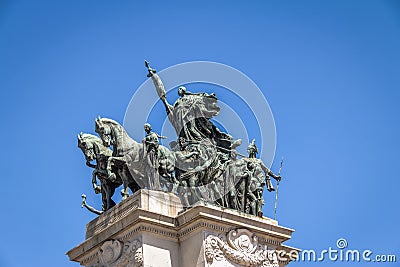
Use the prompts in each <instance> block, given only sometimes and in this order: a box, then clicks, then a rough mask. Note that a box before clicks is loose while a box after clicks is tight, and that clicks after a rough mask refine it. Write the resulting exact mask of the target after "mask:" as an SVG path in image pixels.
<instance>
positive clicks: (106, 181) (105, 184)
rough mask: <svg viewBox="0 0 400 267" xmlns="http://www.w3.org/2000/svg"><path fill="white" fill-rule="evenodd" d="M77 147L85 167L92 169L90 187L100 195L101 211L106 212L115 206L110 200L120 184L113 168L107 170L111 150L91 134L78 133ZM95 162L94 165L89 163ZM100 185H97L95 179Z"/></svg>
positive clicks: (120, 181)
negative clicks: (83, 158) (82, 155)
mask: <svg viewBox="0 0 400 267" xmlns="http://www.w3.org/2000/svg"><path fill="white" fill-rule="evenodd" d="M78 147H79V148H80V149H81V150H82V152H83V154H84V156H85V159H86V165H87V166H89V167H91V168H94V171H93V173H92V185H93V189H94V191H95V193H96V194H99V193H101V196H102V204H103V205H102V211H106V210H108V209H110V208H111V207H113V206H115V202H114V201H113V200H112V196H113V195H114V192H115V189H116V188H117V187H119V186H120V185H121V184H122V180H121V178H120V177H119V176H118V175H116V174H115V170H113V168H112V169H111V170H110V169H107V161H108V158H109V157H110V156H111V154H112V151H111V149H109V148H107V147H105V146H104V145H103V142H102V141H101V139H100V138H99V137H97V136H95V135H92V134H86V133H85V134H84V133H80V134H79V135H78ZM93 160H95V161H96V164H92V163H91V162H92V161H93ZM96 178H98V179H99V180H100V183H101V185H100V186H99V185H98V184H97V179H96Z"/></svg>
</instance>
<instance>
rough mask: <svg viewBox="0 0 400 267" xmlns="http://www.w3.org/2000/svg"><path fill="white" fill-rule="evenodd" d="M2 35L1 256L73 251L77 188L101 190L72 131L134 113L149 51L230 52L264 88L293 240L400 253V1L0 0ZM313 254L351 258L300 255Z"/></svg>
mask: <svg viewBox="0 0 400 267" xmlns="http://www.w3.org/2000/svg"><path fill="white" fill-rule="evenodd" d="M0 47H1V49H0V89H1V90H0V94H1V97H0V101H1V105H0V110H1V114H2V116H3V117H2V120H1V122H2V126H1V131H0V136H1V140H3V144H2V145H3V153H2V155H1V156H0V157H1V162H2V164H1V166H2V168H1V169H2V171H1V173H2V177H3V178H2V181H3V183H2V186H1V188H0V195H1V196H2V204H3V205H2V216H1V220H0V228H1V229H3V230H2V233H1V240H2V241H1V242H0V266H7V267H16V266H38V267H39V266H40V267H42V266H78V264H76V263H71V262H69V261H68V258H67V257H66V256H65V252H66V251H67V250H69V249H71V248H72V247H74V246H75V245H77V244H79V243H80V242H81V241H83V240H84V231H85V224H86V223H87V222H89V221H90V220H91V219H93V218H94V217H95V215H93V214H90V213H89V212H87V211H85V210H83V209H81V208H80V195H81V194H82V193H84V192H85V193H86V194H87V195H88V201H89V202H91V203H93V204H95V205H99V203H100V200H97V198H99V197H97V196H95V195H94V194H93V193H92V191H91V185H90V169H89V168H87V167H86V166H85V164H84V158H83V156H82V155H81V152H80V151H79V150H78V148H77V144H76V135H77V134H78V133H79V132H80V131H84V132H94V118H95V117H96V116H97V115H98V114H101V115H102V116H105V117H111V118H114V119H116V120H118V121H120V122H122V121H123V118H124V113H125V110H126V108H127V105H128V103H129V100H130V98H131V97H132V95H133V93H134V92H135V90H136V89H137V88H138V87H139V86H140V84H142V83H143V82H144V81H145V79H146V77H145V74H146V72H145V70H144V67H143V60H144V59H148V60H149V61H150V62H152V63H153V65H156V67H157V69H159V70H161V69H164V68H167V67H169V66H171V65H175V64H178V63H182V62H187V61H194V60H209V61H215V62H220V63H224V64H227V65H230V66H232V67H234V68H236V69H238V70H240V71H242V72H244V73H245V74H246V75H248V76H249V77H250V78H251V79H252V80H253V81H254V82H255V83H256V84H257V85H258V87H259V88H261V90H262V91H263V93H264V95H265V97H266V98H267V99H268V102H269V104H270V106H271V109H272V112H273V114H274V118H275V123H276V130H277V150H276V156H277V159H276V162H275V164H274V165H273V169H274V170H277V169H278V167H279V160H280V157H281V156H284V157H285V163H284V164H285V165H284V169H283V171H282V176H283V181H282V183H281V186H280V202H279V210H278V220H279V222H280V224H282V225H284V226H288V227H291V228H294V229H296V232H295V233H294V235H293V239H292V240H290V241H289V242H288V244H289V245H292V246H296V247H300V248H303V249H306V248H309V249H315V250H322V249H327V248H328V247H335V243H336V240H337V239H338V238H341V237H343V238H346V239H347V241H348V243H349V248H351V249H360V250H363V249H370V250H372V251H374V253H376V254H385V253H386V254H396V255H397V258H398V260H400V253H399V250H400V241H399V239H398V237H399V236H400V230H399V228H398V225H399V223H400V214H399V207H398V203H399V200H398V190H399V187H400V181H399V174H398V166H400V162H399V157H398V149H399V148H400V143H399V136H400V126H399V123H398V122H399V121H398V117H397V116H398V115H399V114H400V107H399V100H400V75H399V74H400V73H399V72H400V50H399V47H400V4H399V2H398V1H395V0H392V1H389V0H388V1H386V0H381V1H378V0H371V1H366V0H363V1H361V0H354V1H345V0H338V1H324V0H322V1H316V0H315V1H311V0H304V1H294V0H291V1H289V0H284V1H247V2H244V1H225V2H222V1H218V2H217V1H196V2H188V1H181V2H175V3H171V2H170V1H159V2H158V1H122V0H121V1H93V0H92V1H89V0H84V1H74V0H70V1H43V0H37V1H7V0H3V1H1V2H0ZM141 129H142V126H138V131H140V130H141ZM228 130H229V129H228ZM273 199H274V196H273V195H272V194H268V195H266V202H267V204H266V206H265V207H264V212H265V214H266V215H269V216H271V215H272V202H273ZM305 264H307V265H318V264H319V265H321V266H346V265H349V263H340V262H336V263H331V262H324V263H293V265H292V266H303V265H305ZM358 264H359V263H358ZM358 264H357V263H354V264H352V265H354V266H356V265H358ZM350 265H351V264H350ZM378 265H379V264H378ZM380 265H382V266H395V264H393V263H392V264H390V263H386V264H385V263H381V264H380Z"/></svg>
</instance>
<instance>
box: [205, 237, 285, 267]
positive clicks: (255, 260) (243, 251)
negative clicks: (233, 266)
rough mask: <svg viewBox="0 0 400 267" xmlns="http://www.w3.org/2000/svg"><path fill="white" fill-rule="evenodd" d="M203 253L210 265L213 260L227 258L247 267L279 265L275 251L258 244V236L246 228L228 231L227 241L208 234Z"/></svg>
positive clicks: (275, 266)
mask: <svg viewBox="0 0 400 267" xmlns="http://www.w3.org/2000/svg"><path fill="white" fill-rule="evenodd" d="M205 255H206V260H207V262H208V263H209V264H210V265H211V264H212V263H213V262H214V261H224V260H228V261H231V262H234V263H237V264H239V265H240V266H247V267H279V263H278V260H277V256H276V252H275V250H274V249H270V248H268V247H267V246H260V245H258V238H257V236H255V235H254V234H252V233H251V232H250V231H248V230H246V229H239V230H233V231H230V232H229V233H228V235H227V242H225V241H224V240H223V239H222V238H221V237H217V236H214V235H209V236H208V237H207V238H206V241H205Z"/></svg>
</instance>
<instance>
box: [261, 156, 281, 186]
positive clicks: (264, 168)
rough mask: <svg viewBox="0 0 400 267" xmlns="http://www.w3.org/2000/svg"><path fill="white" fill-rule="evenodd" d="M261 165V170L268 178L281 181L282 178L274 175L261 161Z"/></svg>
mask: <svg viewBox="0 0 400 267" xmlns="http://www.w3.org/2000/svg"><path fill="white" fill-rule="evenodd" d="M260 165H261V169H262V170H263V171H264V172H265V175H266V176H271V177H272V178H274V179H275V180H277V181H280V180H281V178H282V177H281V176H280V175H276V174H274V173H273V172H272V171H271V170H270V169H268V167H267V166H265V164H264V163H263V162H262V161H261V160H260Z"/></svg>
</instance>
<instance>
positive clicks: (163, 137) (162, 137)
mask: <svg viewBox="0 0 400 267" xmlns="http://www.w3.org/2000/svg"><path fill="white" fill-rule="evenodd" d="M156 135H157V137H158V138H160V139H167V137H166V136H164V135H159V134H158V133H156Z"/></svg>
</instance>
